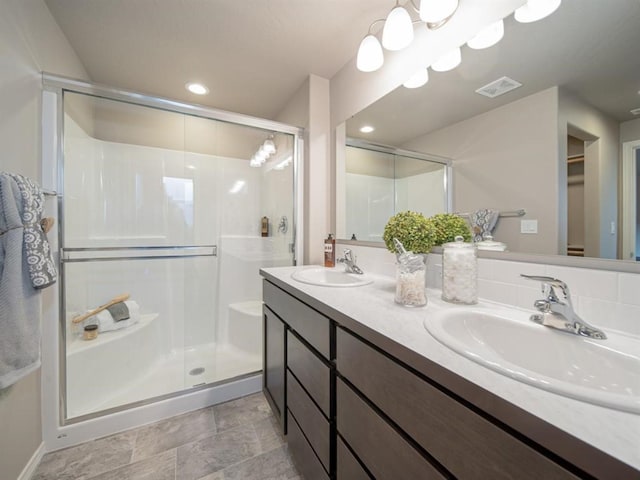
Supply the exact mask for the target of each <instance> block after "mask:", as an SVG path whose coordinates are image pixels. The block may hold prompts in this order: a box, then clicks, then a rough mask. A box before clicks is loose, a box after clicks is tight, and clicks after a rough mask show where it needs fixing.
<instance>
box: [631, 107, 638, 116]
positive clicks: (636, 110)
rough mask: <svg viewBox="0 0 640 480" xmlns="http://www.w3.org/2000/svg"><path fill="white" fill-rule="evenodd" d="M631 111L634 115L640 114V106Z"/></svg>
mask: <svg viewBox="0 0 640 480" xmlns="http://www.w3.org/2000/svg"><path fill="white" fill-rule="evenodd" d="M631 113H633V114H634V115H640V108H634V109H633V110H631Z"/></svg>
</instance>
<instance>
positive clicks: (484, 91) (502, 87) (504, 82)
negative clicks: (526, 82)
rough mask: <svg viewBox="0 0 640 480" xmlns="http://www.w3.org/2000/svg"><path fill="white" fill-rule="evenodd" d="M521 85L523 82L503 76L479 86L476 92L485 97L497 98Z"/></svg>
mask: <svg viewBox="0 0 640 480" xmlns="http://www.w3.org/2000/svg"><path fill="white" fill-rule="evenodd" d="M521 86H522V84H521V83H520V82H516V81H515V80H514V79H513V78H509V77H502V78H499V79H498V80H494V81H493V82H491V83H489V84H487V85H485V86H484V87H481V88H479V89H478V90H476V93H478V94H480V95H484V96H485V97H489V98H496V97H499V96H500V95H504V94H505V93H507V92H510V91H511V90H515V89H516V88H518V87H521Z"/></svg>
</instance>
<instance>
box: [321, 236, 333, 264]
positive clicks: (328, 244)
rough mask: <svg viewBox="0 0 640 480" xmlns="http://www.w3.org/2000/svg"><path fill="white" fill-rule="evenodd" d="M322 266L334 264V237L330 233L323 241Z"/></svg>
mask: <svg viewBox="0 0 640 480" xmlns="http://www.w3.org/2000/svg"><path fill="white" fill-rule="evenodd" d="M324 266H325V267H335V266H336V239H335V238H333V235H331V234H329V236H328V237H327V239H326V240H325V241H324Z"/></svg>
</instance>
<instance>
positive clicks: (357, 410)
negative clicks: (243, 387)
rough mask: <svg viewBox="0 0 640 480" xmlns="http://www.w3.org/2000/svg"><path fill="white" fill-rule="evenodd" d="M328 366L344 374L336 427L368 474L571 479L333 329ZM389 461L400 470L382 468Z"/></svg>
mask: <svg viewBox="0 0 640 480" xmlns="http://www.w3.org/2000/svg"><path fill="white" fill-rule="evenodd" d="M336 367H337V370H338V373H339V376H340V377H341V378H343V379H344V380H338V386H337V400H336V402H337V409H338V416H337V429H338V433H339V434H340V435H342V436H343V438H344V439H345V440H346V441H347V443H348V444H349V446H350V447H351V448H352V450H353V451H354V452H355V453H356V454H357V455H358V457H359V458H360V459H361V460H362V461H363V462H364V464H365V465H367V466H369V470H370V471H371V473H372V474H373V475H374V476H375V477H376V478H398V479H400V478H407V479H409V478H418V476H416V474H415V472H423V477H420V478H450V477H451V476H453V477H455V478H491V479H505V480H506V479H513V478H518V479H523V480H525V479H531V480H537V479H541V478H544V479H545V480H569V479H573V480H575V479H577V478H578V477H576V476H574V475H573V474H572V473H570V472H569V471H567V470H565V469H564V468H563V467H561V466H560V465H558V464H557V463H555V462H554V461H552V460H550V459H549V458H547V457H546V456H544V455H542V454H540V453H538V452H537V451H536V450H534V449H533V448H531V447H529V446H528V445H527V444H526V443H524V442H522V441H520V440H519V439H517V438H515V437H513V436H512V435H511V434H509V433H507V432H506V431H505V430H503V429H502V428H500V427H499V426H497V425H495V424H494V423H492V422H491V421H489V420H487V419H486V418H484V417H483V416H482V415H481V414H479V413H476V412H475V411H474V409H473V408H471V406H470V405H468V404H465V402H461V401H458V400H457V399H455V398H452V396H450V395H449V394H448V393H447V392H446V391H443V389H442V388H441V387H439V386H438V385H434V384H432V383H431V382H429V380H428V379H425V378H423V377H421V376H419V375H417V374H415V373H413V372H412V371H411V370H410V369H408V368H406V367H405V366H403V365H401V364H400V363H398V362H397V361H395V360H394V359H392V358H390V357H389V356H387V355H386V354H385V353H384V352H382V351H379V350H378V349H376V348H375V347H373V346H371V345H368V344H367V343H365V342H363V341H361V340H360V339H358V338H357V337H356V336H354V335H352V334H350V333H349V332H347V331H345V330H343V329H341V328H338V330H337V333H336ZM346 382H348V383H349V384H350V385H351V387H349V386H347V383H346ZM361 425H367V428H369V427H372V428H373V432H375V433H373V432H372V434H371V435H367V433H366V432H362V431H361V430H362V427H361ZM394 427H395V429H399V431H400V433H397V432H396V430H394ZM372 437H373V438H372ZM375 437H379V438H384V441H379V440H378V438H375ZM403 439H404V440H403ZM393 458H397V459H402V461H398V462H392V461H391V460H392V459H393ZM390 463H397V464H400V467H401V472H395V471H393V472H388V471H387V470H384V468H386V467H388V464H390Z"/></svg>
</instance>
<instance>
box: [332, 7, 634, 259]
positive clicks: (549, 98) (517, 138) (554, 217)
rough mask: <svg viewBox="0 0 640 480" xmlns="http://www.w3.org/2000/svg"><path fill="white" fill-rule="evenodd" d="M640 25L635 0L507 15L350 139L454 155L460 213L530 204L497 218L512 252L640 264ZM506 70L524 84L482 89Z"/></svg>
mask: <svg viewBox="0 0 640 480" xmlns="http://www.w3.org/2000/svg"><path fill="white" fill-rule="evenodd" d="M638 25H640V2H637V1H635V0H620V1H616V2H602V1H601V0H583V1H580V2H569V1H567V2H562V5H561V6H560V8H559V9H558V10H557V11H556V12H555V13H554V15H552V16H550V17H548V18H545V19H544V20H542V21H539V22H535V23H531V24H521V23H518V22H516V21H515V20H514V19H513V17H512V16H510V17H508V18H506V19H505V34H504V38H503V40H502V41H501V42H500V43H498V44H497V45H495V46H493V47H491V48H488V49H486V50H472V49H470V48H468V47H466V46H463V48H462V64H461V65H460V66H459V67H458V68H456V69H455V70H453V71H450V72H446V73H437V72H433V73H432V74H431V72H430V80H429V83H427V84H426V85H425V86H423V87H421V88H418V89H406V88H404V87H402V86H401V87H399V88H398V89H396V90H395V91H393V92H391V93H390V94H389V95H387V96H386V97H384V98H382V99H380V100H379V101H377V102H375V103H374V104H372V105H370V106H369V107H367V108H366V109H365V110H363V111H362V112H360V113H358V114H356V115H355V116H354V117H352V118H350V119H349V120H348V121H347V124H346V135H347V136H348V137H356V138H360V139H365V138H366V140H367V141H369V142H374V143H383V144H386V145H394V146H396V147H398V148H403V149H408V150H414V151H421V152H429V153H430V154H435V155H440V156H443V157H447V158H450V159H452V166H453V182H452V183H453V185H454V191H453V205H452V207H453V211H459V212H474V211H478V210H481V209H485V208H491V209H496V210H500V211H503V210H508V211H511V210H518V209H524V210H526V215H525V216H524V217H521V218H517V217H516V218H511V217H508V218H501V219H500V220H499V221H498V223H497V225H496V228H495V231H494V238H495V239H496V240H499V241H502V242H505V243H506V244H507V245H508V248H509V250H510V251H512V252H520V253H537V254H546V255H572V256H585V257H600V258H609V259H623V260H629V261H635V259H636V256H640V250H639V249H638V246H637V245H636V243H637V239H639V238H640V231H639V228H640V227H639V226H638V225H639V223H638V214H637V210H638V207H637V202H638V194H637V184H638V181H637V174H638V168H637V160H636V156H637V155H638V153H637V152H638V150H639V149H640V118H638V117H636V116H634V114H633V113H632V111H634V110H635V111H638V113H640V108H639V107H640V92H639V90H640V83H638V82H639V81H640V56H639V55H637V51H636V50H637V45H639V44H640V29H639V28H638ZM505 76H506V77H509V78H512V79H513V80H515V81H517V82H519V83H520V84H522V85H521V86H520V87H518V88H515V89H513V90H510V91H508V92H506V93H504V94H503V95H497V96H491V97H488V96H486V95H480V94H478V93H479V92H477V90H482V87H484V86H487V85H488V84H490V83H492V82H493V81H496V80H498V79H502V77H505ZM498 84H500V82H498ZM484 90H485V93H490V94H493V93H499V91H498V92H495V90H493V89H490V88H487V89H484ZM498 90H499V89H498ZM364 124H367V125H372V126H374V127H375V131H374V132H372V133H370V134H366V135H365V134H362V133H360V132H359V128H360V127H361V126H362V125H364ZM580 158H581V160H580ZM338 208H339V204H338ZM337 218H340V213H339V212H337Z"/></svg>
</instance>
